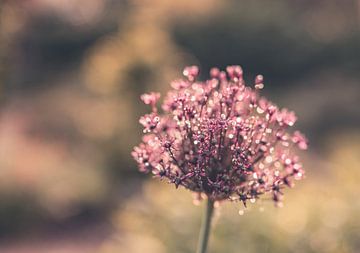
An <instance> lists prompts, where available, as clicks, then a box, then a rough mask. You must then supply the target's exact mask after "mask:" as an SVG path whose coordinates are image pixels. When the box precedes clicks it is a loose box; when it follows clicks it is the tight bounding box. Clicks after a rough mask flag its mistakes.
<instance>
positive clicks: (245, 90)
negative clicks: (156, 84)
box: [132, 66, 307, 204]
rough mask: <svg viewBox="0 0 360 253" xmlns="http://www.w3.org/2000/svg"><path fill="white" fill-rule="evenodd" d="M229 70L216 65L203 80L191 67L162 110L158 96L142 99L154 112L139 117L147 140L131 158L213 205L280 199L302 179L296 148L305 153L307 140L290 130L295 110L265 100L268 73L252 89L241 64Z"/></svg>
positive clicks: (173, 83) (153, 94)
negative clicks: (284, 190) (266, 197)
mask: <svg viewBox="0 0 360 253" xmlns="http://www.w3.org/2000/svg"><path fill="white" fill-rule="evenodd" d="M226 70H227V72H224V71H220V70H219V69H217V68H213V69H212V70H211V71H210V76H211V78H210V79H209V80H206V81H203V82H201V81H197V80H196V78H197V76H198V74H199V69H198V68H197V67H196V66H191V67H187V68H185V70H184V72H183V73H184V75H185V76H186V77H187V79H185V80H177V81H174V82H172V84H171V86H172V87H173V90H171V91H169V93H168V94H167V96H166V98H165V100H164V102H163V104H162V108H163V112H162V113H158V112H157V110H156V106H155V103H156V102H157V100H158V99H159V95H158V94H157V93H150V94H147V95H143V96H142V97H141V98H142V100H143V101H144V102H145V103H146V104H149V105H151V107H152V113H151V114H147V115H145V116H143V117H141V119H140V123H141V124H142V125H143V126H144V133H145V136H144V138H143V141H142V143H141V144H140V145H139V146H138V147H135V149H134V151H133V152H132V155H133V157H134V159H135V160H136V161H137V163H138V164H139V168H140V170H141V171H143V172H151V173H153V174H154V175H155V176H156V177H159V178H164V179H167V180H168V181H169V182H170V183H173V184H175V186H176V187H178V186H183V187H185V188H187V189H189V190H191V191H194V192H197V193H204V194H206V195H207V196H208V198H209V199H212V200H225V199H231V200H234V199H237V200H240V201H242V202H243V203H244V204H246V202H247V200H249V199H251V200H255V199H256V198H258V197H260V196H261V195H263V194H266V193H271V194H272V199H273V200H274V201H275V202H278V201H280V200H281V195H282V192H281V189H282V188H283V187H284V186H289V187H290V186H293V181H294V180H300V179H302V178H303V176H304V170H303V168H302V165H301V163H300V161H299V158H298V156H297V154H296V151H297V148H300V149H306V148H307V140H306V138H305V137H304V136H303V135H302V134H300V132H298V131H295V132H294V134H291V133H290V132H289V128H290V127H292V126H293V125H294V124H295V122H296V120H297V118H296V116H295V113H294V112H292V111H288V110H287V109H281V110H279V109H278V108H277V107H276V106H275V105H274V104H273V103H271V102H270V101H268V100H267V99H266V98H264V97H260V95H259V91H258V90H260V89H262V88H263V87H264V84H263V77H262V76H260V75H259V76H257V77H256V80H255V89H254V88H251V87H249V86H245V82H244V80H243V71H242V69H241V67H240V66H229V67H227V69H226ZM293 144H296V145H293Z"/></svg>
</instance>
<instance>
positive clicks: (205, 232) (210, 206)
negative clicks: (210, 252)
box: [196, 199, 214, 253]
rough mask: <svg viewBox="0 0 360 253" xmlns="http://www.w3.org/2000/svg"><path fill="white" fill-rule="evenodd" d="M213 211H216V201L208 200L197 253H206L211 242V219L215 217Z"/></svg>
mask: <svg viewBox="0 0 360 253" xmlns="http://www.w3.org/2000/svg"><path fill="white" fill-rule="evenodd" d="M213 211H214V201H212V200H210V199H208V200H207V203H206V206H205V210H204V216H203V218H202V224H201V229H200V235H199V242H198V248H197V251H196V253H206V248H207V244H208V241H209V234H210V228H211V218H212V215H213Z"/></svg>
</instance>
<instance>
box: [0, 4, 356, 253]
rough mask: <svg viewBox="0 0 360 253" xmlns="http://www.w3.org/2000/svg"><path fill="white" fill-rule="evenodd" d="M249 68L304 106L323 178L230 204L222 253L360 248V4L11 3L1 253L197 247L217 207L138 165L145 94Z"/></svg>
mask: <svg viewBox="0 0 360 253" xmlns="http://www.w3.org/2000/svg"><path fill="white" fill-rule="evenodd" d="M189 64H198V65H200V67H201V69H202V70H203V72H202V74H203V77H205V76H206V72H207V71H208V70H209V68H210V67H212V66H219V67H225V66H226V65H227V64H240V65H242V66H243V68H244V70H245V73H246V78H247V79H248V80H252V79H253V77H254V76H255V74H263V75H264V76H265V80H266V82H265V84H266V87H265V91H264V93H265V94H266V95H268V96H270V97H271V99H272V100H273V101H274V102H276V103H277V104H279V105H281V106H286V107H289V108H290V109H293V110H295V111H296V112H297V114H298V117H299V123H298V125H297V127H298V128H299V129H300V130H302V131H303V132H305V133H306V134H307V136H308V137H309V139H310V150H309V152H307V153H306V154H304V160H305V161H306V162H305V165H306V168H307V179H306V180H305V181H302V182H299V184H298V185H297V187H296V188H295V189H292V190H288V191H287V194H286V196H285V205H284V207H283V208H280V209H276V208H274V207H273V205H272V204H271V203H269V202H268V201H263V203H260V204H256V205H252V206H251V207H250V208H249V209H250V210H249V211H246V212H245V214H244V215H242V216H240V215H239V214H238V212H239V210H241V208H242V207H241V205H240V204H239V203H233V204H225V205H222V206H221V207H220V208H218V209H217V215H216V218H215V230H214V234H213V236H212V238H211V242H210V253H215V252H224V253H232V252H233V253H235V252H240V253H255V252H256V253H259V252H262V253H263V252H274V253H275V252H276V253H285V252H295V253H310V252H313V253H315V252H316V253H318V252H319V253H322V252H329V253H357V252H360V130H359V129H360V128H359V126H360V1H359V0H316V1H311V0H272V1H268V0H251V1H250V0H228V1H220V0H196V1H195V0H182V1H172V0H128V1H120V0H7V1H4V0H3V1H0V113H1V114H0V252H1V253H88V252H89V253H93V252H94V253H143V252H147V253H167V252H176V253H177V252H184V253H191V252H194V248H195V246H196V240H197V235H198V230H199V223H200V213H201V209H202V208H201V207H199V206H195V205H194V204H193V203H192V196H191V194H190V193H189V192H186V191H184V190H177V191H176V190H175V189H174V187H173V186H171V185H167V184H166V183H160V182H158V181H154V180H152V179H151V178H150V176H143V175H141V174H140V173H138V172H137V169H136V166H135V164H134V162H133V161H132V159H131V156H130V152H131V149H132V147H133V146H134V145H135V144H137V143H138V142H139V140H140V133H141V128H140V126H139V124H138V118H139V116H140V115H141V114H143V113H144V112H145V111H146V108H145V106H143V105H142V104H141V102H140V101H139V99H138V97H139V95H140V94H141V93H143V92H147V91H151V90H156V91H161V92H165V91H166V90H167V89H168V83H169V81H170V80H172V79H174V78H179V77H180V74H181V70H182V68H183V67H184V66H185V65H189Z"/></svg>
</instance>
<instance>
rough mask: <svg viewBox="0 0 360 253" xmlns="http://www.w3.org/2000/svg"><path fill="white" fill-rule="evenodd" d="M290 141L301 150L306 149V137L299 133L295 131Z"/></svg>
mask: <svg viewBox="0 0 360 253" xmlns="http://www.w3.org/2000/svg"><path fill="white" fill-rule="evenodd" d="M292 141H293V142H294V143H296V144H297V145H298V147H299V148H300V149H302V150H305V149H307V146H308V144H307V142H308V140H307V139H306V137H305V136H304V135H303V134H302V133H300V132H299V131H295V132H294V134H293V137H292Z"/></svg>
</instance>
